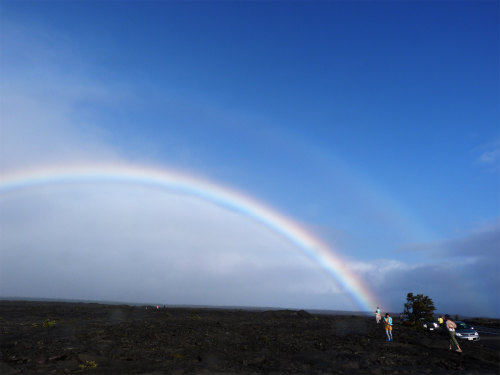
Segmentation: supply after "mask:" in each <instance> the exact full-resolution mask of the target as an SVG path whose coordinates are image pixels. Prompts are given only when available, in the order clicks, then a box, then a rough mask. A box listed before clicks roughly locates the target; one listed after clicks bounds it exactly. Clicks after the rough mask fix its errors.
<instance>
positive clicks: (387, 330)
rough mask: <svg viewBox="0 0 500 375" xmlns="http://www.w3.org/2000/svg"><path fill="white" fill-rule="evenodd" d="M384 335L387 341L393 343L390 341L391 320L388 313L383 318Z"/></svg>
mask: <svg viewBox="0 0 500 375" xmlns="http://www.w3.org/2000/svg"><path fill="white" fill-rule="evenodd" d="M384 325H385V334H386V335H387V341H388V342H390V341H393V339H392V318H391V316H390V315H389V313H386V314H385V318H384Z"/></svg>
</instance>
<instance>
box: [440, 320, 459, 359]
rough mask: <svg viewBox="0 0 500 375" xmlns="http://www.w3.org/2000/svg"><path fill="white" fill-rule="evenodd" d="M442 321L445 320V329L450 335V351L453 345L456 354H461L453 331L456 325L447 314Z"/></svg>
mask: <svg viewBox="0 0 500 375" xmlns="http://www.w3.org/2000/svg"><path fill="white" fill-rule="evenodd" d="M444 319H445V320H446V328H447V329H448V332H449V333H450V350H451V348H452V345H453V344H455V345H456V347H457V352H459V353H462V349H460V345H458V342H457V338H456V337H455V329H456V328H457V325H456V324H455V322H454V321H453V320H451V319H450V316H449V315H448V314H446V315H445V316H444Z"/></svg>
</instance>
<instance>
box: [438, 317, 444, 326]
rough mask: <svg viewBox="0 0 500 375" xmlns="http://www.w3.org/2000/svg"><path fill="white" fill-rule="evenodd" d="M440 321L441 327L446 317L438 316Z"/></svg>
mask: <svg viewBox="0 0 500 375" xmlns="http://www.w3.org/2000/svg"><path fill="white" fill-rule="evenodd" d="M438 323H439V326H440V327H442V326H443V323H444V319H443V316H442V315H441V316H440V317H439V318H438Z"/></svg>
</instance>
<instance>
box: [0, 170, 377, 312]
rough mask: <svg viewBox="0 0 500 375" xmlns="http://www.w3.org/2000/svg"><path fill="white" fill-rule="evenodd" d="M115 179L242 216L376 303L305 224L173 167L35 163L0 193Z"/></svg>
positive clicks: (2, 184)
mask: <svg viewBox="0 0 500 375" xmlns="http://www.w3.org/2000/svg"><path fill="white" fill-rule="evenodd" d="M90 181H95V182H118V183H135V184H140V185H145V186H150V187H151V186H155V187H159V188H162V189H168V190H171V191H172V190H173V191H177V192H182V193H185V194H189V195H193V196H195V197H198V198H200V199H203V200H207V201H210V202H213V203H214V204H217V205H219V206H222V207H225V208H227V209H231V210H234V211H237V212H239V213H241V214H243V215H246V216H248V217H250V218H252V219H254V220H256V221H258V222H261V223H262V224H263V225H265V226H267V227H269V228H270V229H272V230H273V231H275V232H277V233H279V234H280V235H281V236H283V237H284V238H286V239H288V240H289V241H290V242H291V243H293V244H294V245H295V246H297V247H298V248H299V249H300V250H301V251H302V252H303V253H304V254H305V255H306V256H307V257H309V258H310V259H312V260H313V261H314V262H316V263H317V264H319V265H320V266H321V267H322V268H323V269H324V270H325V271H326V272H327V273H328V274H329V275H330V276H331V277H333V279H334V280H335V281H336V282H337V283H338V284H339V285H340V286H341V287H342V288H343V289H344V290H346V291H347V292H348V294H349V295H350V296H351V298H352V299H353V301H354V302H355V303H356V305H357V306H358V308H359V309H360V310H361V311H365V312H369V311H372V310H373V309H374V306H377V305H379V304H380V302H377V300H378V301H380V300H379V299H378V298H377V297H376V296H375V294H374V293H373V292H372V291H371V290H370V289H369V287H368V286H367V285H366V284H365V283H364V281H363V280H362V279H361V278H360V277H359V276H358V275H356V274H355V273H354V272H352V271H351V270H350V269H349V267H348V266H347V264H346V262H345V261H344V260H343V259H342V257H341V256H340V255H339V254H337V253H336V252H335V251H334V249H332V248H331V247H330V246H328V245H326V244H325V243H323V242H322V241H321V240H320V239H318V238H317V237H315V236H314V235H312V234H311V233H310V232H309V231H307V230H306V229H305V228H303V227H302V226H300V225H299V224H297V223H296V222H294V221H293V220H291V219H289V218H287V217H285V216H284V215H282V214H280V213H278V212H277V211H276V210H274V209H272V208H270V207H268V206H266V205H264V204H262V203H261V202H258V201H257V200H255V199H253V198H251V197H249V196H247V195H244V194H242V193H240V192H237V191H235V190H233V189H230V188H228V187H223V186H220V185H217V184H215V183H212V182H209V181H207V180H204V179H201V178H198V177H193V176H190V175H187V174H183V173H180V172H178V171H175V170H167V169H163V168H162V169H159V168H158V169H157V168H148V167H143V166H135V165H90V166H81V165H76V166H64V167H50V168H37V169H32V170H23V171H17V172H12V173H4V174H2V175H1V176H0V194H2V193H3V194H5V193H7V192H9V191H15V190H18V189H23V188H28V187H33V186H41V185H53V184H63V183H83V182H90Z"/></svg>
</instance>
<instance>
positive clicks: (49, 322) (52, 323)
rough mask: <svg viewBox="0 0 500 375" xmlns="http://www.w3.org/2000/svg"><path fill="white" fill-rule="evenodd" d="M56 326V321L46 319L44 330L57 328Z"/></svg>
mask: <svg viewBox="0 0 500 375" xmlns="http://www.w3.org/2000/svg"><path fill="white" fill-rule="evenodd" d="M55 326H56V321H55V320H50V319H45V320H44V321H43V328H50V327H55Z"/></svg>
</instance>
